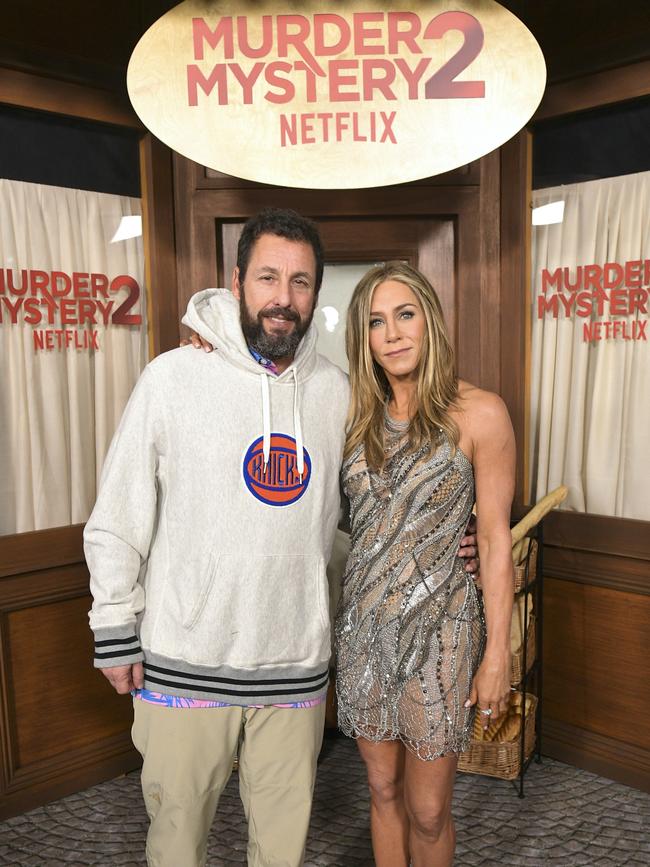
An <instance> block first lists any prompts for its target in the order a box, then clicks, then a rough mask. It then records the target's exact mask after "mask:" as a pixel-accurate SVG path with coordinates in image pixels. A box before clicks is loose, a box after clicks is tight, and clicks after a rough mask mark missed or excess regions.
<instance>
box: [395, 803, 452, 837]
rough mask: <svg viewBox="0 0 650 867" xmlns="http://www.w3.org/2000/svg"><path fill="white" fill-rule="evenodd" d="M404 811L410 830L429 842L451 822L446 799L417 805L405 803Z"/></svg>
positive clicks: (438, 835)
mask: <svg viewBox="0 0 650 867" xmlns="http://www.w3.org/2000/svg"><path fill="white" fill-rule="evenodd" d="M406 812H407V815H408V819H409V824H410V826H411V830H412V831H413V832H415V833H416V834H417V835H418V837H424V838H426V839H427V840H430V841H431V842H435V841H437V840H439V839H440V837H441V836H442V835H443V833H444V832H445V831H446V829H447V827H448V825H449V824H450V823H451V807H450V804H449V802H448V801H447V800H446V799H445V800H440V801H437V800H434V801H429V802H428V803H427V804H419V805H413V804H409V803H407V804H406Z"/></svg>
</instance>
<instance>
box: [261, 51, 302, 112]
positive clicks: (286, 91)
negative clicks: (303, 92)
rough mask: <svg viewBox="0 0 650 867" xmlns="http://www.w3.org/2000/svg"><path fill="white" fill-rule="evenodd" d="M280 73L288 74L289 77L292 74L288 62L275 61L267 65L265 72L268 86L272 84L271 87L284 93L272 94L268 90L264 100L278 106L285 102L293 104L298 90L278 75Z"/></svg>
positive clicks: (289, 81) (290, 82)
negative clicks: (292, 101)
mask: <svg viewBox="0 0 650 867" xmlns="http://www.w3.org/2000/svg"><path fill="white" fill-rule="evenodd" d="M278 72H286V73H287V75H290V74H291V64H290V63H287V62H286V60H275V61H273V63H269V64H267V67H266V70H265V73H264V74H265V77H266V82H267V84H270V85H271V87H277V88H279V89H280V90H281V91H282V93H281V94H280V93H272V92H271V91H269V90H267V91H266V93H265V94H264V99H266V100H267V101H268V102H273V103H275V104H276V105H280V104H282V103H285V102H291V100H292V99H293V98H294V96H295V95H296V88H295V86H294V84H293V82H292V81H291V80H289V79H286V78H281V77H280V76H279V75H278V74H277V73H278Z"/></svg>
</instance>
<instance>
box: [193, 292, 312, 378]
mask: <svg viewBox="0 0 650 867" xmlns="http://www.w3.org/2000/svg"><path fill="white" fill-rule="evenodd" d="M182 322H183V325H187V327H188V328H191V329H192V330H193V331H196V333H197V334H200V335H201V337H203V338H204V340H207V341H208V342H209V343H211V344H212V345H213V346H214V347H215V349H217V350H218V352H219V353H220V354H221V355H223V356H225V357H227V358H228V360H229V361H230V362H231V363H232V364H234V365H236V366H237V367H240V368H243V369H244V370H247V371H248V372H249V373H253V374H256V375H258V376H260V375H262V374H263V373H264V368H263V367H262V366H261V365H260V364H258V362H257V361H255V359H254V358H253V356H252V355H251V354H250V351H249V349H248V345H247V343H246V338H245V337H244V334H243V332H242V330H241V320H240V317H239V301H238V300H237V299H236V298H235V296H234V295H233V294H232V292H231V291H230V290H229V289H204V290H203V291H202V292H197V293H196V294H194V295H192V297H191V298H190V300H189V303H188V305H187V311H186V313H185V316H183V320H182ZM317 337H318V335H317V333H316V328H315V326H314V325H313V323H312V324H311V325H310V326H309V328H308V329H307V333H306V334H305V336H304V337H303V338H302V340H301V341H300V344H299V346H298V349H297V351H296V354H295V357H294V359H293V361H292V362H291V364H290V365H289V367H288V368H287V369H286V370H285V371H284V372H283V373H281V374H280V375H279V376H277V377H276V376H274V377H273V379H274V380H276V381H278V382H282V381H286V380H290V379H293V375H292V373H291V371H292V370H293V369H294V368H295V370H296V371H297V374H298V376H299V378H300V379H301V380H304V379H306V378H307V377H308V376H310V375H311V374H312V373H313V371H314V368H315V367H316V363H317V353H316V340H317ZM267 375H268V374H267Z"/></svg>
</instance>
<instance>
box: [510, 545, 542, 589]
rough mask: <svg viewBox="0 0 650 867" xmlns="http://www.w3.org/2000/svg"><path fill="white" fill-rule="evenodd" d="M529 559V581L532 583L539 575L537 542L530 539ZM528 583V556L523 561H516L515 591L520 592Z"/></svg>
mask: <svg viewBox="0 0 650 867" xmlns="http://www.w3.org/2000/svg"><path fill="white" fill-rule="evenodd" d="M527 559H528V583H529V584H532V582H533V581H534V580H535V578H536V576H537V542H536V541H535V539H531V540H530V553H529V554H528V555H527ZM525 584H526V558H524V561H523V562H522V563H515V593H520V592H521V591H522V590H523V589H524V586H525Z"/></svg>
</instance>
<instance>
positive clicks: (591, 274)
mask: <svg viewBox="0 0 650 867" xmlns="http://www.w3.org/2000/svg"><path fill="white" fill-rule="evenodd" d="M602 276H603V269H602V268H601V267H600V265H585V268H584V271H583V278H582V279H583V284H582V285H583V288H584V289H589V287H590V286H591V287H593V288H594V289H600V288H601V280H602Z"/></svg>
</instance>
